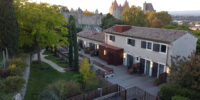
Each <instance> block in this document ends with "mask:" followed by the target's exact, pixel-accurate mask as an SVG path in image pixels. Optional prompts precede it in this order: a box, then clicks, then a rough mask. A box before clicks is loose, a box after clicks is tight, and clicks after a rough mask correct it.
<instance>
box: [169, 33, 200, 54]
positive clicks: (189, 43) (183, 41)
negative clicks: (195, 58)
mask: <svg viewBox="0 0 200 100" xmlns="http://www.w3.org/2000/svg"><path fill="white" fill-rule="evenodd" d="M197 40H198V38H197V37H195V36H194V35H191V34H189V33H187V34H185V35H184V36H182V37H180V38H179V39H177V40H176V41H174V42H173V51H172V56H174V57H175V56H182V57H188V56H190V55H191V53H193V52H195V51H196V44H197Z"/></svg>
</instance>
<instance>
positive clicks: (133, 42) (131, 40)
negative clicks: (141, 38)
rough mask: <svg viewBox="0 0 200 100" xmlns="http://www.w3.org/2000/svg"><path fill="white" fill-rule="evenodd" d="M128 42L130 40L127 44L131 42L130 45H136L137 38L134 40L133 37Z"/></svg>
mask: <svg viewBox="0 0 200 100" xmlns="http://www.w3.org/2000/svg"><path fill="white" fill-rule="evenodd" d="M127 42H128V43H127V44H129V45H132V46H135V40H133V39H128V41H127Z"/></svg>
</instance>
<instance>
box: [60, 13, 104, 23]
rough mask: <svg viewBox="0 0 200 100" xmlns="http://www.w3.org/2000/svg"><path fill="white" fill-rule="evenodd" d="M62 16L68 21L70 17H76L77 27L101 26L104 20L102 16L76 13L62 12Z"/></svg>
mask: <svg viewBox="0 0 200 100" xmlns="http://www.w3.org/2000/svg"><path fill="white" fill-rule="evenodd" d="M62 14H63V15H64V16H65V17H66V18H67V21H68V18H69V16H70V15H72V16H74V17H75V19H76V24H77V25H82V24H84V25H100V24H101V19H102V18H103V15H101V14H94V15H85V14H83V13H76V12H62Z"/></svg>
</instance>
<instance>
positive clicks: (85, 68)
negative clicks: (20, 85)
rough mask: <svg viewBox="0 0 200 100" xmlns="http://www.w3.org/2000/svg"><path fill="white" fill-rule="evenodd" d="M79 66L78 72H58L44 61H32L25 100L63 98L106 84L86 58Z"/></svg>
mask: <svg viewBox="0 0 200 100" xmlns="http://www.w3.org/2000/svg"><path fill="white" fill-rule="evenodd" d="M80 66H82V67H81V69H82V70H81V69H80V72H75V71H68V72H64V73H60V72H58V71H56V70H55V69H53V68H51V67H50V65H48V64H46V63H43V62H42V63H41V64H39V63H38V62H32V65H31V72H30V78H29V83H28V88H27V92H26V95H25V100H65V99H66V98H69V97H72V96H76V95H79V94H81V93H84V92H88V91H91V90H94V89H97V88H101V87H105V86H106V84H105V83H104V82H103V81H102V80H100V79H98V78H97V77H96V73H95V72H91V71H90V68H91V65H89V62H88V60H86V59H84V60H82V61H81V62H80ZM83 73H86V74H83Z"/></svg>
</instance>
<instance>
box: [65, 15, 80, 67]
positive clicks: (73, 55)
mask: <svg viewBox="0 0 200 100" xmlns="http://www.w3.org/2000/svg"><path fill="white" fill-rule="evenodd" d="M68 29H69V66H70V67H74V70H76V71H78V57H79V55H78V45H77V30H76V25H75V19H74V17H73V16H70V17H69V26H68Z"/></svg>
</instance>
